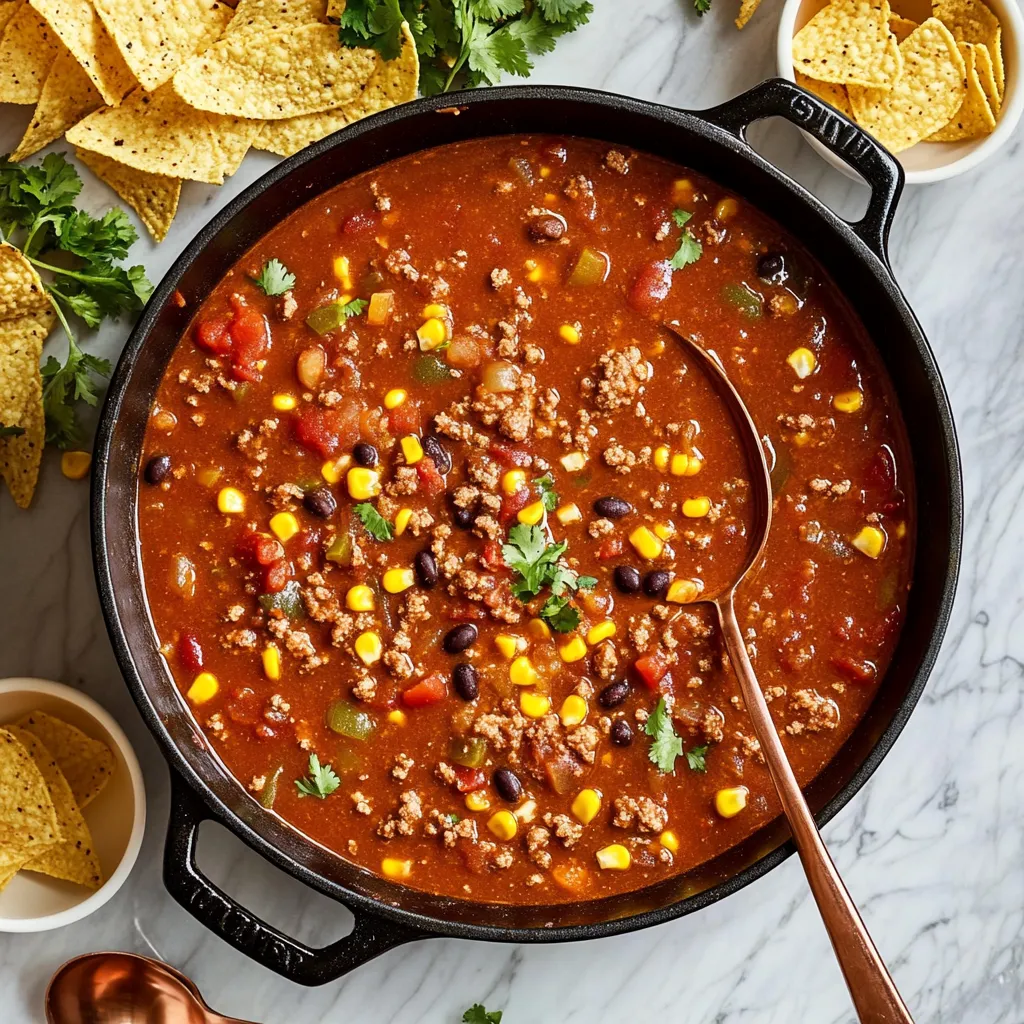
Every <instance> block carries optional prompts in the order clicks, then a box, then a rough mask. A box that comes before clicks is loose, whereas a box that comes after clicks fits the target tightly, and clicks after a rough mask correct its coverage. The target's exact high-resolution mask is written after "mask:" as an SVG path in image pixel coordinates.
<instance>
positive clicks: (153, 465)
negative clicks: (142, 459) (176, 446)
mask: <svg viewBox="0 0 1024 1024" xmlns="http://www.w3.org/2000/svg"><path fill="white" fill-rule="evenodd" d="M170 471H171V457H170V455H154V456H153V458H151V459H150V460H149V462H147V463H146V469H145V471H144V472H143V476H145V478H146V483H147V484H159V483H163V481H164V480H165V479H166V477H167V474H168V473H170Z"/></svg>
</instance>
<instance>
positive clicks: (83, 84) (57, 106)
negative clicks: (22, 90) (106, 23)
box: [11, 45, 103, 160]
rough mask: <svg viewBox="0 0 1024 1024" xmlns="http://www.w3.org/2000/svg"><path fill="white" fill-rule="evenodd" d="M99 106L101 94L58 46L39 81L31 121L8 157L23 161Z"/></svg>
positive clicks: (76, 64) (64, 48)
mask: <svg viewBox="0 0 1024 1024" xmlns="http://www.w3.org/2000/svg"><path fill="white" fill-rule="evenodd" d="M102 106H103V97H102V96H100V94H99V93H98V92H97V91H96V86H95V85H93V84H92V82H91V81H90V79H89V76H88V75H87V74H86V73H85V72H84V71H83V70H82V67H81V65H80V64H79V63H78V61H76V60H75V58H74V57H73V56H72V55H71V53H70V52H69V51H68V49H67V47H65V46H63V45H62V46H61V52H60V55H59V56H58V57H57V59H56V60H55V61H54V62H53V66H52V67H51V68H50V73H49V74H48V75H47V76H46V81H45V82H44V83H43V93H42V95H41V96H40V97H39V102H38V103H37V104H36V109H35V111H34V112H33V114H32V120H31V121H29V123H28V127H27V128H26V129H25V134H24V135H23V136H22V138H21V142H19V143H18V148H17V149H16V150H15V151H14V152H13V153H12V154H11V159H12V160H24V159H26V158H27V157H30V156H31V155H32V154H33V153H37V152H38V151H39V150H41V149H42V148H43V146H47V145H49V144H50V143H51V142H53V140H54V139H58V138H60V136H61V135H63V134H64V133H65V132H66V131H67V130H68V129H69V128H70V127H71V126H72V125H73V124H77V123H78V122H79V121H80V120H81V119H82V118H83V117H85V115H86V114H91V113H92V112H93V111H94V110H97V109H98V108H99V107H102Z"/></svg>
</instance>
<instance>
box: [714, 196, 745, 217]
mask: <svg viewBox="0 0 1024 1024" xmlns="http://www.w3.org/2000/svg"><path fill="white" fill-rule="evenodd" d="M739 209H740V204H739V203H737V202H736V200H735V199H733V197H732V196H726V197H725V198H724V199H719V200H718V202H717V203H716V204H715V220H717V221H718V222H719V223H723V222H725V221H727V220H729V219H730V218H732V217H735V216H736V214H737V213H739Z"/></svg>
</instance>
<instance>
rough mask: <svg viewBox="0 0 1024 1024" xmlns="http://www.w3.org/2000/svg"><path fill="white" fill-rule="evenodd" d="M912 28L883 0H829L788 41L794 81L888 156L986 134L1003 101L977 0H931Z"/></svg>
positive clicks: (998, 66)
mask: <svg viewBox="0 0 1024 1024" xmlns="http://www.w3.org/2000/svg"><path fill="white" fill-rule="evenodd" d="M931 13H932V16H931V17H930V18H927V19H925V20H924V21H923V22H921V24H917V23H916V22H914V21H911V20H909V19H908V18H903V17H901V16H900V15H899V14H894V13H893V12H892V11H891V10H890V9H889V4H888V2H887V0H880V2H879V0H832V2H831V3H829V4H828V5H827V6H825V7H824V8H822V9H821V10H820V11H819V12H818V13H817V14H816V15H815V16H814V17H813V18H811V20H810V21H809V22H808V23H807V24H806V25H805V26H804V27H803V28H802V29H801V30H800V31H799V32H798V33H797V34H796V35H795V36H794V37H793V68H794V70H795V72H796V80H797V82H798V83H799V84H800V85H802V86H803V87H804V88H806V89H809V90H810V91H811V92H813V93H815V94H816V95H818V96H820V97H821V98H822V99H823V100H825V101H826V102H827V103H830V104H831V105H832V106H833V107H835V108H836V109H837V110H840V111H842V112H843V113H844V114H846V116H847V117H849V118H851V119H852V120H854V121H856V122H857V123H858V124H859V125H861V126H862V127H863V128H865V129H867V131H869V132H870V133H871V134H872V135H874V137H875V138H876V139H878V141H879V142H881V143H882V145H883V146H885V147H886V148H887V149H888V150H889V151H890V152H892V153H899V152H900V151H902V150H904V149H909V148H910V147H911V146H915V145H917V143H919V142H959V141H961V140H963V139H974V138H978V137H979V136H983V135H988V134H989V133H990V132H991V131H992V130H993V129H994V128H995V126H996V118H997V117H998V116H999V108H1000V106H1001V104H1002V100H1003V90H1004V87H1005V82H1004V69H1003V53H1002V42H1001V35H1002V29H1001V26H1000V24H999V19H998V18H997V17H996V16H995V15H994V14H993V13H992V11H990V10H989V9H988V7H986V6H985V4H983V3H982V2H981V0H932V8H931Z"/></svg>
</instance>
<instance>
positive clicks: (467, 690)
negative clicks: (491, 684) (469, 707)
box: [452, 661, 480, 701]
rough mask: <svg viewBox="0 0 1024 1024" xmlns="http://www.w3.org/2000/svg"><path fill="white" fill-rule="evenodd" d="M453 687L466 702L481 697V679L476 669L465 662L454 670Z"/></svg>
mask: <svg viewBox="0 0 1024 1024" xmlns="http://www.w3.org/2000/svg"><path fill="white" fill-rule="evenodd" d="M452 686H454V687H455V692H456V693H457V694H458V695H459V696H460V697H461V698H462V699H463V700H465V701H470V700H476V699H477V697H479V696H480V679H479V677H478V676H477V672H476V669H475V668H473V666H472V665H470V664H468V663H467V662H465V661H463V662H460V663H459V664H458V665H456V666H455V668H453V669H452Z"/></svg>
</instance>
